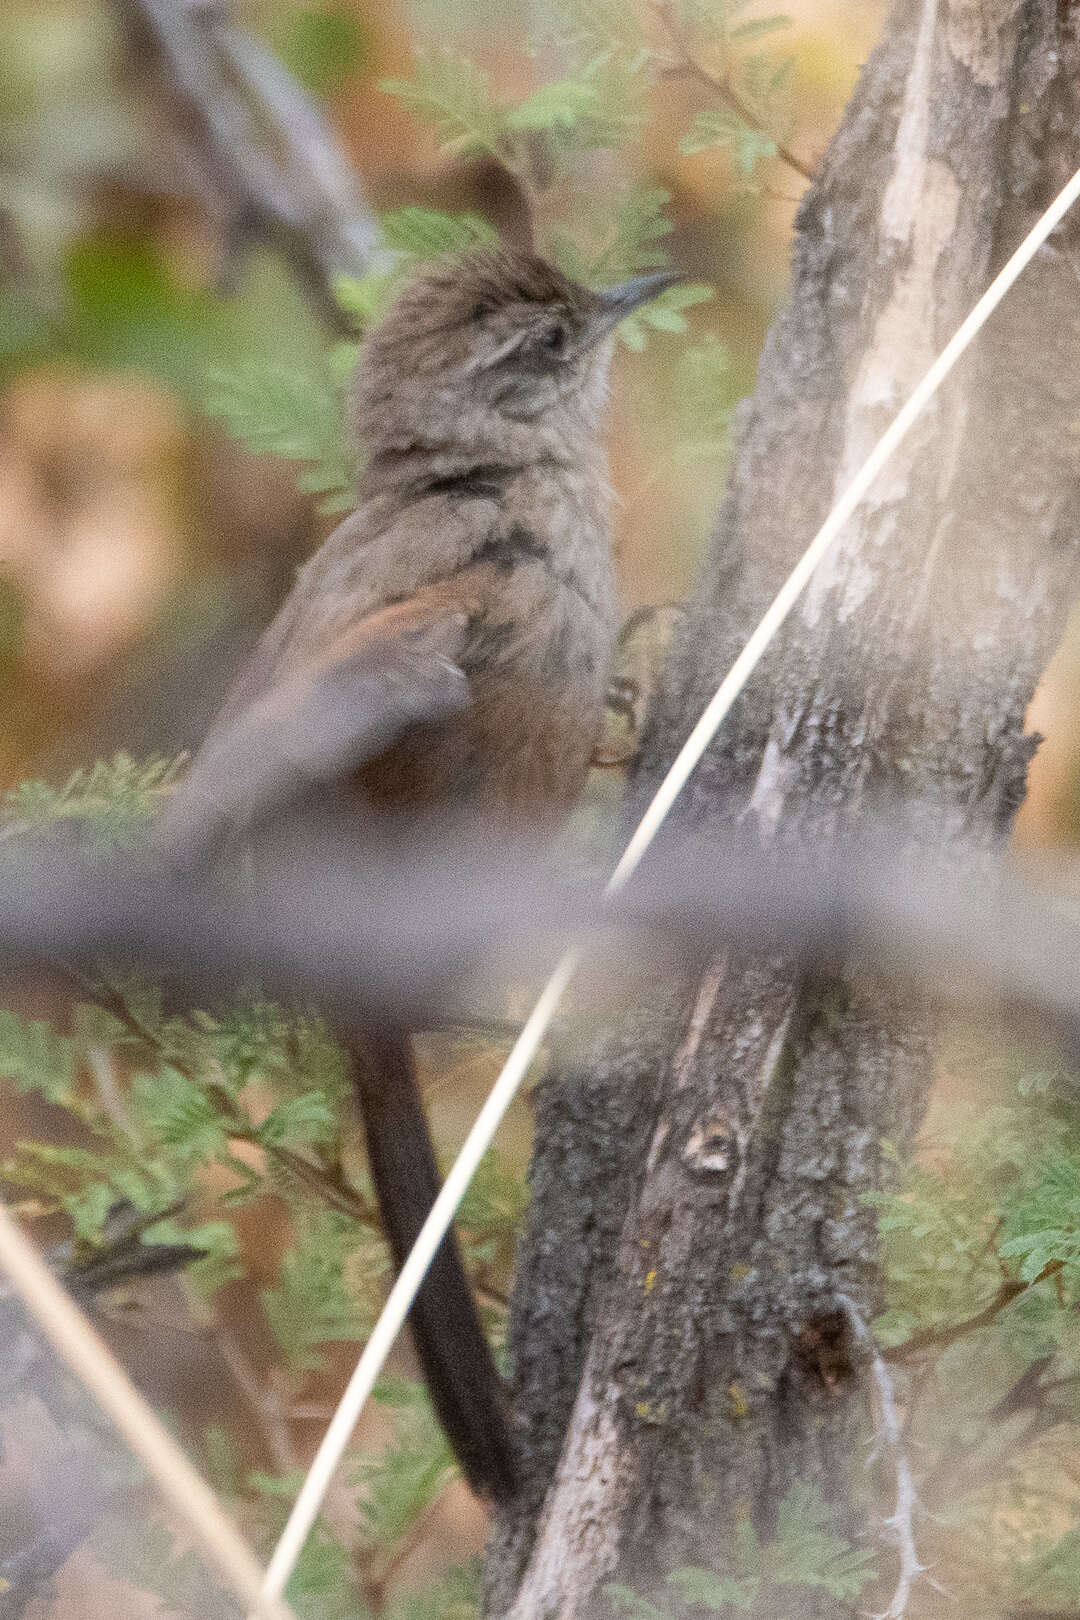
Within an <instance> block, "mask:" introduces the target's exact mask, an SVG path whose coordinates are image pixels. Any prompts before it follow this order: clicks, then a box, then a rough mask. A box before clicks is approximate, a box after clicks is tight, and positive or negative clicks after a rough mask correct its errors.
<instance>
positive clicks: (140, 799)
mask: <svg viewBox="0 0 1080 1620" xmlns="http://www.w3.org/2000/svg"><path fill="white" fill-rule="evenodd" d="M182 764H183V755H181V756H180V757H179V758H172V759H164V758H160V757H157V758H152V759H150V760H146V761H143V762H141V763H140V762H139V761H137V760H134V759H132V758H131V756H130V755H129V754H124V753H119V754H114V755H113V757H112V759H110V760H99V761H98V762H97V764H95V765H93V766H91V767H90V768H89V769H80V770H76V771H73V772H72V773H71V775H70V776H69V777H68V779H67V781H66V782H65V783H64V784H63V786H62V787H59V788H54V787H51V786H50V785H49V784H48V783H46V782H37V781H32V782H23V783H21V784H20V785H19V787H17V788H14V789H13V790H12V791H11V792H10V793H7V794H5V795H4V797H3V800H2V803H3V805H4V809H5V812H6V814H5V819H4V825H3V828H2V834H3V836H5V837H7V838H12V837H17V836H20V835H22V834H25V833H33V832H45V831H47V830H48V829H49V828H51V827H55V826H57V825H59V824H61V823H63V824H65V825H67V826H74V827H77V828H78V829H79V831H81V832H84V833H85V834H86V837H87V840H88V842H89V844H90V845H91V847H92V848H93V849H94V850H95V851H98V852H100V853H108V852H111V851H113V850H117V849H130V848H132V847H133V846H134V845H136V844H137V843H138V842H139V841H140V839H141V838H142V837H143V835H144V833H145V829H146V823H147V822H148V821H149V820H150V818H151V817H152V816H153V815H154V814H156V812H157V811H158V810H159V809H160V807H161V804H162V802H163V800H164V799H165V798H166V796H167V795H168V794H169V793H170V792H171V791H172V788H173V785H174V783H175V780H176V777H177V774H178V772H179V770H180V767H181V765H182Z"/></svg>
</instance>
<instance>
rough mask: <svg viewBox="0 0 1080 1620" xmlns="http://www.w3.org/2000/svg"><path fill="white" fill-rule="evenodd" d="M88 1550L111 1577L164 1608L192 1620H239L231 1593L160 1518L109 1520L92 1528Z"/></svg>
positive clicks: (132, 1516) (132, 1517)
mask: <svg viewBox="0 0 1080 1620" xmlns="http://www.w3.org/2000/svg"><path fill="white" fill-rule="evenodd" d="M91 1546H92V1548H93V1551H94V1553H95V1555H96V1556H97V1557H98V1558H100V1560H101V1562H102V1563H103V1564H104V1565H105V1567H106V1568H107V1569H108V1570H109V1571H110V1572H111V1573H112V1574H113V1575H115V1576H116V1577H118V1578H119V1579H120V1580H126V1581H130V1582H131V1583H132V1585H134V1586H138V1587H141V1588H142V1589H143V1590H144V1591H147V1592H153V1593H155V1594H156V1595H157V1597H158V1598H160V1600H161V1602H162V1603H163V1604H164V1605H165V1606H166V1607H167V1608H168V1609H170V1610H176V1611H177V1612H178V1613H180V1614H183V1615H190V1616H191V1617H192V1620H217V1617H220V1620H226V1617H228V1620H234V1617H235V1620H239V1617H240V1614H241V1611H240V1609H239V1607H238V1606H237V1604H236V1601H235V1598H234V1597H233V1596H232V1594H231V1593H230V1592H227V1591H226V1590H224V1589H223V1588H222V1587H221V1586H220V1585H219V1583H218V1582H217V1580H216V1579H215V1578H214V1577H213V1576H212V1575H211V1574H210V1572H209V1570H208V1569H207V1566H206V1564H205V1562H204V1561H203V1559H202V1558H201V1557H200V1556H199V1554H198V1553H197V1552H194V1551H193V1550H192V1549H191V1548H190V1547H187V1548H178V1547H177V1545H176V1537H175V1535H174V1534H173V1531H172V1530H171V1529H170V1528H169V1526H168V1525H166V1524H164V1523H163V1522H162V1521H161V1520H160V1519H146V1518H143V1517H142V1516H141V1515H140V1514H131V1513H128V1514H125V1515H124V1516H123V1517H121V1516H119V1515H111V1516H109V1517H108V1518H106V1519H104V1520H102V1521H101V1523H100V1524H99V1525H97V1526H96V1527H95V1529H94V1531H93V1534H92V1536H91Z"/></svg>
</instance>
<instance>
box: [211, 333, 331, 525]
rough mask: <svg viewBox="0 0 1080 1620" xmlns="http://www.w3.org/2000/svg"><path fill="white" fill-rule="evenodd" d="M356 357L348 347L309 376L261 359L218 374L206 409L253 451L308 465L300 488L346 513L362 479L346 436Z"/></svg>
mask: <svg viewBox="0 0 1080 1620" xmlns="http://www.w3.org/2000/svg"><path fill="white" fill-rule="evenodd" d="M355 358H356V356H355V349H354V348H353V347H352V345H350V344H341V345H339V346H338V348H337V349H335V350H332V351H331V353H330V354H329V355H328V356H327V357H326V359H325V362H324V363H322V364H313V365H312V366H311V368H310V369H309V370H308V371H303V370H300V369H299V368H298V367H296V366H294V365H290V366H285V365H279V364H276V363H274V362H272V361H254V360H252V361H249V362H248V363H247V364H246V365H245V366H243V367H242V368H238V369H236V370H233V371H214V372H212V373H211V374H210V376H209V379H208V389H207V393H206V398H205V406H206V409H207V411H208V412H209V413H210V415H211V416H214V417H217V419H218V420H219V421H220V422H221V423H222V424H223V426H224V427H225V428H227V430H228V431H229V433H231V434H232V435H233V437H234V438H237V439H242V440H243V441H244V443H245V444H246V445H247V446H248V447H249V448H250V449H252V450H255V451H272V452H273V453H274V454H275V455H279V456H284V457H285V458H286V459H287V460H289V461H300V462H303V463H304V464H305V466H304V470H303V472H302V473H301V474H300V476H299V479H298V483H299V485H300V488H301V489H302V490H304V491H305V492H306V493H308V494H312V495H319V496H320V497H321V500H320V509H321V510H322V511H324V512H341V511H346V510H347V509H348V508H349V506H350V504H351V502H352V499H353V494H354V490H355V486H356V475H357V466H356V461H355V457H354V456H353V454H352V451H351V450H350V448H349V445H348V440H347V437H346V432H345V421H346V394H347V391H348V381H349V377H350V375H351V371H352V366H353V364H354V362H355Z"/></svg>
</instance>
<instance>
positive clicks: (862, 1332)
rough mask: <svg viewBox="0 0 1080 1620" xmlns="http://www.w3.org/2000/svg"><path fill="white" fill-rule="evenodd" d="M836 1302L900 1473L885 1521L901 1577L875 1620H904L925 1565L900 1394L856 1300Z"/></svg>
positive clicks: (845, 1298)
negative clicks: (867, 1374) (864, 1366)
mask: <svg viewBox="0 0 1080 1620" xmlns="http://www.w3.org/2000/svg"><path fill="white" fill-rule="evenodd" d="M836 1303H837V1304H838V1305H839V1306H840V1309H841V1310H842V1311H843V1312H844V1315H845V1316H846V1317H847V1320H848V1322H849V1324H850V1326H851V1330H852V1333H853V1335H854V1337H855V1340H856V1342H857V1343H858V1345H859V1346H860V1348H861V1349H862V1351H863V1353H864V1354H865V1356H866V1358H867V1361H868V1363H869V1366H870V1370H871V1373H872V1374H873V1379H874V1387H875V1389H876V1391H877V1400H878V1410H879V1413H880V1420H879V1422H880V1426H879V1435H880V1438H881V1439H882V1440H884V1442H885V1444H886V1446H887V1447H888V1449H889V1454H890V1456H891V1457H892V1460H893V1467H894V1470H895V1473H896V1506H895V1508H894V1509H893V1512H892V1514H891V1515H890V1517H889V1518H887V1519H886V1520H885V1524H886V1526H887V1528H888V1529H890V1530H891V1531H892V1532H893V1533H894V1535H895V1537H896V1543H897V1546H898V1548H899V1551H900V1578H899V1580H898V1581H897V1583H896V1590H895V1591H894V1593H893V1595H892V1600H891V1602H890V1603H889V1607H888V1608H887V1609H885V1610H884V1612H883V1613H882V1614H880V1615H878V1616H876V1617H875V1620H903V1616H904V1615H905V1614H906V1613H907V1606H908V1599H909V1598H910V1596H911V1588H912V1586H913V1585H914V1582H915V1578H916V1576H917V1575H919V1574H921V1573H922V1571H923V1569H924V1568H925V1566H924V1565H923V1564H920V1562H919V1555H918V1551H917V1550H916V1547H915V1532H914V1528H913V1523H912V1521H913V1519H914V1514H915V1506H916V1496H915V1482H914V1480H913V1479H912V1477H911V1464H910V1463H909V1462H908V1459H907V1453H906V1452H905V1450H904V1444H903V1440H902V1438H901V1432H900V1417H899V1413H898V1412H897V1410H896V1392H895V1390H894V1389H893V1382H892V1378H891V1377H890V1376H889V1369H888V1368H887V1367H886V1365H885V1363H884V1361H883V1360H882V1358H881V1355H880V1353H879V1352H878V1349H877V1346H876V1345H875V1344H874V1341H873V1339H872V1337H871V1335H870V1330H869V1328H868V1327H867V1325H866V1323H865V1322H864V1321H863V1319H862V1316H861V1315H860V1314H859V1311H858V1310H857V1309H856V1306H855V1303H854V1301H853V1300H851V1299H849V1297H848V1296H847V1294H837V1296H836Z"/></svg>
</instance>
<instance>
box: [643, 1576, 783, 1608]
mask: <svg viewBox="0 0 1080 1620" xmlns="http://www.w3.org/2000/svg"><path fill="white" fill-rule="evenodd" d="M666 1585H667V1586H669V1587H670V1588H671V1589H672V1591H674V1592H677V1593H678V1594H679V1597H680V1598H681V1600H682V1602H683V1603H686V1604H690V1605H691V1606H693V1607H694V1608H699V1609H708V1610H709V1612H710V1613H711V1614H720V1613H722V1611H723V1610H724V1609H726V1608H727V1607H728V1605H729V1604H730V1605H731V1607H732V1608H733V1609H752V1608H753V1607H754V1605H755V1603H756V1602H757V1596H758V1592H759V1591H760V1589H761V1581H760V1580H759V1579H758V1578H757V1577H756V1576H753V1575H747V1576H744V1577H743V1578H742V1579H739V1580H737V1579H735V1577H734V1576H730V1575H714V1574H713V1572H712V1570H711V1569H676V1570H674V1571H673V1572H672V1573H671V1574H670V1575H669V1576H668V1578H667V1581H666Z"/></svg>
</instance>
